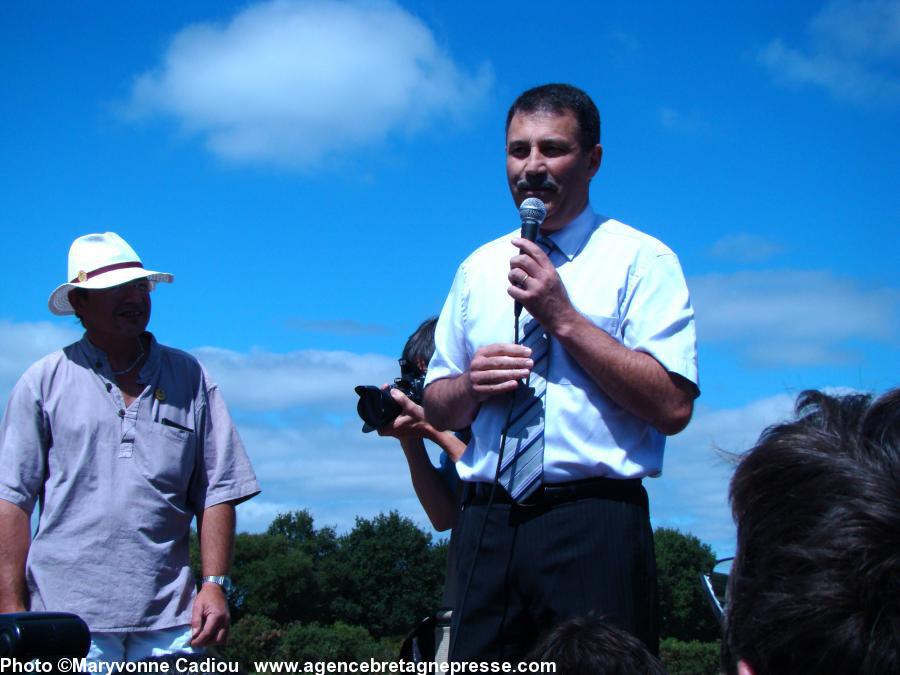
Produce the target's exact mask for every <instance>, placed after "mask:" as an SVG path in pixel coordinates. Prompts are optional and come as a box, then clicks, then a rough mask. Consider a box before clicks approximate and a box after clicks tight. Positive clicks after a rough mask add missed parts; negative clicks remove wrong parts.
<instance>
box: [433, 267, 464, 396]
mask: <svg viewBox="0 0 900 675" xmlns="http://www.w3.org/2000/svg"><path fill="white" fill-rule="evenodd" d="M466 294H467V289H466V272H465V264H463V265H460V267H459V269H458V270H457V271H456V276H455V277H454V279H453V285H452V286H451V287H450V294H449V295H448V296H447V300H446V302H444V307H443V309H442V310H441V314H440V316H439V317H438V322H437V325H436V326H435V329H434V355H433V356H432V357H431V362H430V363H429V364H428V372H427V374H426V376H425V386H426V387H427V386H428V385H429V384H431V383H432V382H434V381H435V380H440V379H442V378H445V377H454V376H456V375H460V374H462V373H464V372H465V371H466V370H468V368H469V360H470V355H469V352H468V349H467V346H466V333H465V321H466V316H465V309H466Z"/></svg>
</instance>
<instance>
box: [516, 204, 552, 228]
mask: <svg viewBox="0 0 900 675" xmlns="http://www.w3.org/2000/svg"><path fill="white" fill-rule="evenodd" d="M519 217H520V218H521V219H522V220H536V221H537V223H538V225H540V224H541V223H543V222H544V218H546V217H547V207H545V206H544V202H542V201H541V200H540V199H538V198H537V197H529V198H528V199H523V200H522V203H521V204H520V205H519Z"/></svg>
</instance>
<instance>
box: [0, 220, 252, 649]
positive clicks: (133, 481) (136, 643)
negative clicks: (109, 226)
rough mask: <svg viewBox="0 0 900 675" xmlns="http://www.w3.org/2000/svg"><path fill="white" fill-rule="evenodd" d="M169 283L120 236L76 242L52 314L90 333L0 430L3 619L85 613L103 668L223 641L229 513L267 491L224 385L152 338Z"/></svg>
mask: <svg viewBox="0 0 900 675" xmlns="http://www.w3.org/2000/svg"><path fill="white" fill-rule="evenodd" d="M172 280H173V277H172V275H171V274H167V273H164V272H154V271H151V270H147V269H145V268H144V266H143V264H142V263H141V259H140V258H139V257H138V255H137V253H135V251H134V250H133V249H132V248H131V246H129V245H128V244H127V243H126V242H125V241H124V240H123V239H122V238H121V237H119V236H118V235H117V234H115V233H113V232H106V233H105V234H89V235H86V236H83V237H79V238H78V239H76V240H75V242H74V243H73V244H72V247H71V249H70V250H69V274H68V281H67V282H66V283H64V284H62V285H60V286H59V287H58V288H57V289H56V290H54V291H53V293H52V294H51V296H50V300H49V306H50V311H51V312H53V313H54V314H57V315H70V314H75V315H76V316H78V318H79V319H80V320H81V323H82V325H83V326H84V328H85V334H84V337H82V339H81V340H79V341H78V342H76V343H74V344H71V345H69V346H68V347H66V348H64V349H62V350H60V351H57V352H54V353H53V354H50V355H49V356H46V357H45V358H43V359H41V360H40V361H38V362H37V363H35V364H34V365H32V366H31V367H30V368H29V369H28V370H27V371H26V372H25V374H24V375H23V376H22V377H21V379H20V380H19V381H18V383H17V384H16V386H15V388H14V389H13V391H12V394H11V395H10V398H9V402H8V404H7V410H6V414H5V415H4V417H3V422H2V425H0V465H2V466H3V472H2V475H0V541H2V542H3V544H2V547H0V612H15V611H25V610H27V609H30V610H32V611H43V610H47V611H68V612H74V613H76V614H78V615H79V616H81V617H82V618H83V619H84V620H85V621H86V622H87V624H88V626H89V627H90V629H91V637H92V642H91V652H90V654H89V657H91V658H95V659H97V660H103V661H112V662H116V661H124V660H138V659H141V658H145V657H147V656H152V655H162V654H165V653H176V652H182V651H185V652H188V651H191V650H192V649H196V648H198V647H204V646H206V645H212V644H218V643H221V642H223V641H224V640H225V639H226V637H227V633H228V627H229V615H228V603H227V598H226V592H227V588H228V586H229V583H230V582H229V580H228V576H227V575H228V573H229V566H230V563H231V552H232V546H233V541H234V527H235V512H234V506H235V505H236V504H237V503H239V502H241V501H243V500H245V499H249V498H250V497H252V496H254V495H255V494H257V493H258V492H259V485H258V483H257V481H256V477H255V475H254V473H253V469H252V468H251V466H250V462H249V459H248V458H247V454H246V452H245V450H244V446H243V444H242V442H241V439H240V437H239V436H238V433H237V430H236V429H235V428H234V425H233V423H232V421H231V418H230V416H229V414H228V411H227V409H226V407H225V403H224V401H223V400H222V397H221V394H220V393H219V391H218V388H217V387H216V385H215V384H214V383H213V382H211V381H210V379H209V377H208V375H207V374H206V372H205V371H204V369H203V367H202V366H201V365H200V364H199V363H198V362H197V360H196V359H194V357H192V356H190V355H189V354H186V353H185V352H182V351H179V350H176V349H172V348H169V347H165V346H163V345H160V344H158V343H157V342H156V339H155V338H154V337H153V335H152V334H150V333H148V332H147V331H146V328H147V324H148V322H149V321H150V292H151V291H152V290H153V288H154V286H155V284H156V283H158V282H166V283H171V282H172ZM36 502H40V519H39V523H38V529H37V532H36V533H35V535H34V537H33V539H32V537H31V536H30V522H29V521H30V516H31V513H32V511H33V509H34V506H35V503H36ZM194 516H196V517H197V526H198V531H199V538H200V553H201V558H202V567H203V581H202V583H201V587H200V590H199V591H196V590H195V588H196V586H195V581H194V578H193V574H192V572H191V568H190V561H189V555H188V541H189V533H190V525H191V521H192V519H193V517H194Z"/></svg>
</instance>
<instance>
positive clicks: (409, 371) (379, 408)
mask: <svg viewBox="0 0 900 675" xmlns="http://www.w3.org/2000/svg"><path fill="white" fill-rule="evenodd" d="M391 389H399V390H400V391H402V392H403V393H404V394H406V395H407V396H408V397H409V399H410V400H411V401H412V402H413V403H417V404H420V405H421V403H422V393H423V392H424V390H425V375H424V374H423V373H422V372H421V370H420V369H419V368H418V367H417V366H416V365H415V364H414V363H409V362H408V361H406V359H400V377H398V378H397V379H396V380H394V384H392V385H391V386H390V387H388V388H387V389H381V388H380V387H376V386H375V385H371V384H367V385H362V384H361V385H359V386H358V387H356V388H355V389H354V391H355V392H356V393H357V394H359V403H357V404H356V412H358V413H359V416H360V418H361V419H362V421H363V422H365V424H364V425H363V428H362V430H363V432H365V433H368V432H370V431H374V430H375V429H378V428H379V427H383V426H384V425H385V424H388V423H389V422H391V421H392V420H393V419H394V418H396V417H397V415H399V414H400V406H399V404H398V403H397V402H396V401H395V400H394V399H393V398H392V397H391Z"/></svg>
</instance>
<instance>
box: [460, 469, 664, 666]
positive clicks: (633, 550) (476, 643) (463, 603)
mask: <svg viewBox="0 0 900 675" xmlns="http://www.w3.org/2000/svg"><path fill="white" fill-rule="evenodd" d="M635 488H636V489H635V490H633V491H631V493H630V494H629V495H628V497H627V498H623V497H622V495H621V494H614V495H613V496H612V497H610V496H586V497H578V498H574V499H571V500H566V501H561V502H556V503H550V504H541V503H538V504H537V505H534V506H519V505H516V504H511V503H508V499H507V500H505V501H506V502H507V503H499V504H498V503H494V504H493V505H492V506H491V507H490V511H489V512H488V507H487V504H486V503H484V502H485V501H486V500H484V499H478V498H475V499H470V500H469V503H467V504H466V503H464V505H463V509H462V512H461V513H460V521H459V523H458V524H457V528H458V530H459V531H458V533H457V537H458V539H459V542H458V551H457V555H458V558H457V575H458V576H457V599H456V602H455V604H454V608H453V627H452V634H453V646H452V652H451V658H452V660H454V661H511V662H515V661H519V660H521V659H522V658H523V657H524V656H525V655H526V654H527V653H528V652H529V651H531V649H533V648H534V646H535V645H536V643H537V641H538V640H539V639H540V638H541V637H542V636H543V635H544V634H545V633H547V632H549V631H550V630H552V629H553V628H554V627H555V626H556V625H558V624H559V623H561V622H562V621H565V620H566V619H568V618H571V617H576V616H584V615H586V614H588V613H590V612H593V613H594V614H595V615H597V616H601V617H603V618H605V619H606V620H607V621H609V622H610V623H612V624H614V625H617V626H619V627H620V628H623V629H624V630H627V631H629V632H630V633H632V634H633V635H635V636H637V637H638V638H640V639H641V640H642V641H643V642H644V643H645V644H646V645H647V648H648V649H649V650H650V651H651V652H653V653H654V654H656V653H658V652H659V621H658V600H657V589H656V559H655V556H654V552H653V532H652V530H651V528H650V518H649V513H648V509H647V493H646V491H645V490H644V488H643V487H642V486H641V485H640V484H639V483H636V485H635ZM601 492H602V491H601ZM613 492H619V491H617V490H614V491H613ZM485 516H487V517H488V519H487V524H486V526H485V530H484V535H483V537H481V541H480V546H479V535H480V532H481V527H482V523H483V522H484V519H485ZM476 549H478V551H477V559H476V560H475V567H474V568H472V561H473V558H475V556H476ZM470 570H471V579H469V573H470Z"/></svg>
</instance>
